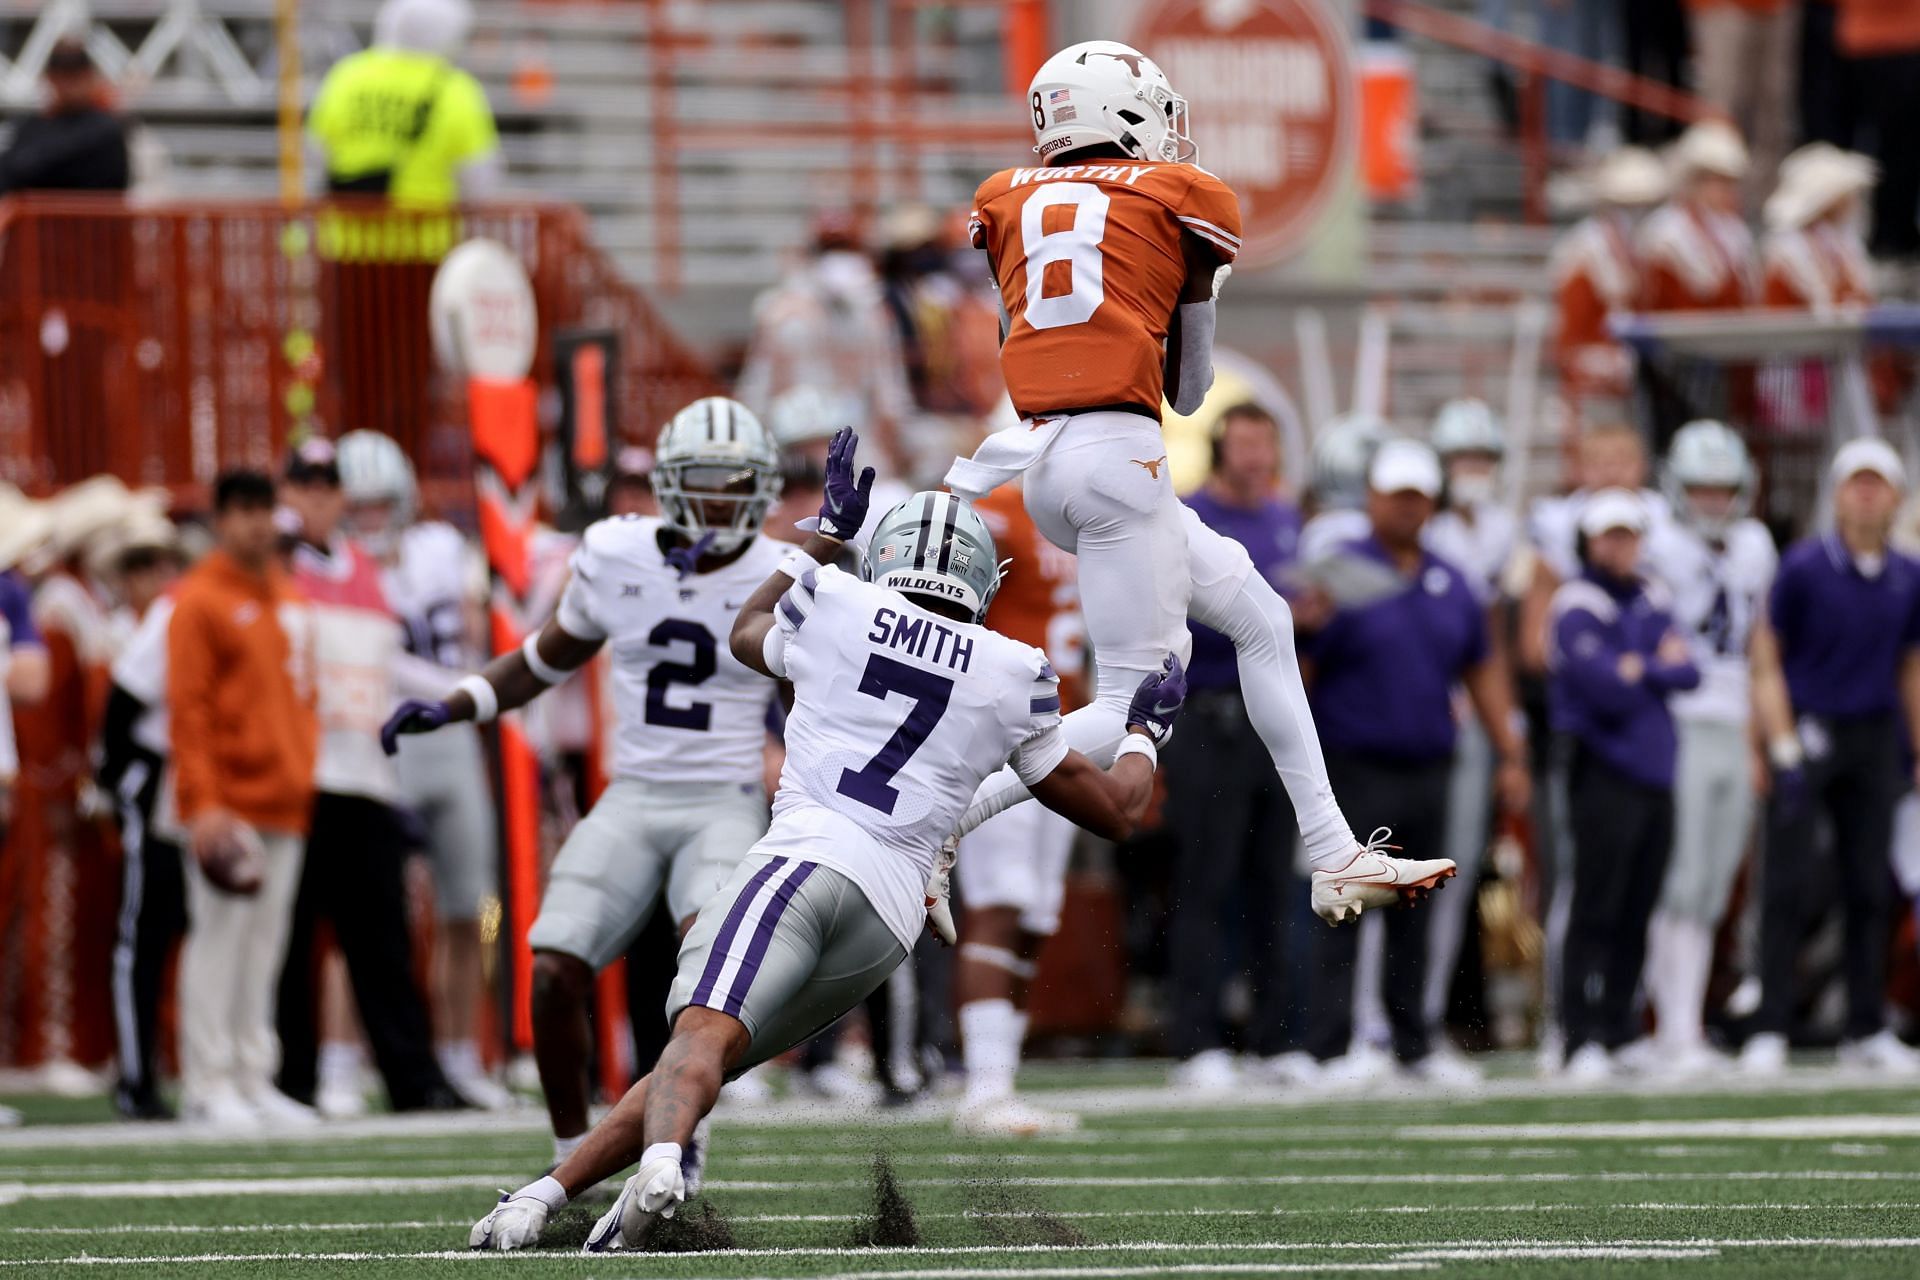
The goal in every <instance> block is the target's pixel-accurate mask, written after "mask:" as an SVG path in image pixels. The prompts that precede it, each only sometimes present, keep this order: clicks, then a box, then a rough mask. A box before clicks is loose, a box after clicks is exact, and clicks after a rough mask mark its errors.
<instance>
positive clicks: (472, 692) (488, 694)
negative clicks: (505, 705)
mask: <svg viewBox="0 0 1920 1280" xmlns="http://www.w3.org/2000/svg"><path fill="white" fill-rule="evenodd" d="M453 688H454V691H455V692H456V693H464V694H466V695H467V697H469V698H471V699H473V720H474V723H475V724H486V723H487V722H488V721H490V720H492V719H493V718H494V717H495V716H497V715H499V714H500V696H499V695H498V694H496V693H495V692H494V691H493V685H492V684H490V683H488V681H487V678H486V677H485V676H483V675H481V674H480V673H479V672H477V671H476V672H474V673H473V674H472V675H470V676H466V677H464V678H462V679H461V681H460V683H459V684H456V685H455V686H453Z"/></svg>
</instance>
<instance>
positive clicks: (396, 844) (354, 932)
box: [278, 792, 450, 1111]
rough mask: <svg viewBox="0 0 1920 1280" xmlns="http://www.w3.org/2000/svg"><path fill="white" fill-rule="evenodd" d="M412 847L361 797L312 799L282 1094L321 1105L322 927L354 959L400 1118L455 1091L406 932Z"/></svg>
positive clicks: (286, 983)
mask: <svg viewBox="0 0 1920 1280" xmlns="http://www.w3.org/2000/svg"><path fill="white" fill-rule="evenodd" d="M407 851H408V846H407V838H406V835H405V832H404V830H403V828H402V827H401V825H400V819H399V817H398V815H396V814H395V813H394V811H393V810H392V809H391V808H389V807H388V806H386V805H384V804H381V803H379V802H378V801H375V800H368V799H365V798H364V797H361V796H346V795H334V794H331V793H326V792H323V793H321V794H320V795H318V796H316V797H315V798H314V802H313V829H312V831H311V832H310V833H309V834H308V836H307V860H306V866H305V868H304V869H303V870H302V871H301V876H300V896H299V898H298V899H297V900H296V901H295V903H294V909H293V930H292V933H291V935H290V936H289V939H288V942H287V965H286V969H285V971H284V972H283V973H282V975H281V978H280V1006H279V1017H278V1023H279V1032H280V1079H279V1082H278V1083H279V1085H280V1088H281V1091H282V1092H284V1093H286V1094H287V1096H289V1097H292V1098H297V1099H299V1100H300V1101H302V1102H311V1101H312V1100H313V1094H314V1088H315V1086H316V1083H317V1081H316V1078H315V1077H316V1073H317V1070H318V1059H319V1017H318V1005H319V1001H318V992H319V984H320V955H319V951H318V947H317V945H316V944H317V941H318V937H317V931H318V926H319V924H320V922H321V921H322V920H325V921H326V922H327V923H329V924H330V925H332V926H333V936H334V940H335V941H336V942H337V943H338V944H339V946H340V953H341V955H343V956H344V957H345V958H346V962H347V976H348V977H349V978H350V979H351V981H352V983H353V1000H354V1004H355V1005H356V1006H358V1008H359V1011H360V1025H361V1026H363V1027H364V1028H365V1029H366V1033H367V1040H368V1042H369V1043H370V1044H371V1045H372V1046H373V1058H374V1062H375V1063H376V1064H377V1065H378V1066H379V1068H380V1076H381V1078H382V1079H383V1080H384V1081H385V1082H386V1086H387V1096H388V1099H389V1100H390V1101H391V1102H392V1103H393V1107H394V1109H395V1110H396V1111H405V1110H410V1109H413V1108H417V1107H423V1106H428V1105H431V1104H433V1103H435V1102H436V1101H439V1100H444V1098H445V1096H446V1095H447V1094H448V1093H449V1092H450V1089H449V1086H448V1085H447V1081H446V1077H445V1076H444V1075H442V1074H441V1071H440V1065H439V1063H438V1062H437V1061H435V1059H434V1056H433V1033H432V1029H431V1026H430V1024H429V1022H428V1019H427V1005H426V1001H425V1000H423V999H422V998H421V995H420V988H419V985H418V984H417V983H416V982H415V981H414V973H413V937H412V934H411V933H410V932H409V930H408V927H407V889H406V876H405V871H406V859H407Z"/></svg>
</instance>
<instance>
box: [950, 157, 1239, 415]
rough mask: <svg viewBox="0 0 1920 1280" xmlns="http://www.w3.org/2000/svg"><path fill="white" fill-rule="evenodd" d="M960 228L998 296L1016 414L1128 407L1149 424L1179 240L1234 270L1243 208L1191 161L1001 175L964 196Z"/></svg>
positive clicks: (1180, 281)
mask: <svg viewBox="0 0 1920 1280" xmlns="http://www.w3.org/2000/svg"><path fill="white" fill-rule="evenodd" d="M968 231H969V233H970V234H971V236H972V238H973V243H974V246H975V247H976V248H980V249H984V250H986V252H987V256H988V258H989V259H990V260H991V261H992V263H993V278H994V279H995V280H996V281H997V282H998V283H999V286H1000V296H1001V302H1002V305H1003V306H1004V307H1005V309H1006V313H1007V320H1008V326H1007V337H1006V342H1005V343H1004V344H1003V346H1002V347H1001V352H1000V363H1001V366H1002V368H1003V369H1004V370H1005V372H1006V378H1007V391H1008V393H1009V394H1010V395H1011V396H1012V397H1013V404H1014V407H1015V408H1016V409H1018V410H1019V411H1020V414H1021V416H1023V417H1029V418H1031V417H1036V416H1038V415H1040V414H1044V413H1058V412H1067V411H1076V410H1094V409H1128V410H1132V411H1134V412H1139V413H1144V414H1146V415H1147V416H1148V417H1151V418H1154V419H1155V420H1158V418H1159V416H1160V400H1161V383H1162V380H1163V377H1164V374H1163V365H1164V361H1165V359H1166V350H1165V347H1166V340H1167V328H1168V325H1169V323H1170V322H1171V320H1172V317H1173V313H1174V308H1175V307H1176V306H1178V304H1179V300H1180V290H1181V287H1182V286H1183V285H1184V284H1185V283H1186V279H1187V259H1186V251H1185V245H1184V243H1183V241H1184V238H1185V237H1187V236H1193V237H1195V238H1197V239H1198V240H1200V241H1201V242H1203V243H1205V244H1206V245H1207V246H1208V247H1209V248H1210V249H1211V250H1212V253H1213V254H1214V256H1216V257H1217V258H1218V259H1219V261H1221V262H1223V263H1230V262H1232V261H1233V259H1234V258H1235V256H1237V255H1238V254H1239V252H1240V205H1239V202H1238V201H1236V200H1235V199H1234V196H1233V192H1232V191H1231V190H1230V189H1229V188H1228V187H1227V185H1226V184H1225V183H1224V182H1222V181H1220V179H1218V178H1216V177H1214V176H1213V175H1212V174H1211V173H1208V172H1207V171H1206V170H1205V169H1202V168H1201V167H1200V166H1198V165H1193V164H1173V163H1165V162H1147V161H1133V160H1129V161H1127V162H1125V163H1121V162H1117V161H1116V162H1113V163H1099V164H1073V165H1060V166H1057V167H1049V168H1034V169H1005V170H1002V171H1001V172H999V173H996V174H994V175H993V176H992V177H991V178H988V179H987V180H986V181H985V182H983V183H981V184H980V189H979V191H977V192H976V193H975V194H974V197H973V213H972V216H971V217H970V218H969V220H968Z"/></svg>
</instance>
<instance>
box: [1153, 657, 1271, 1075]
mask: <svg viewBox="0 0 1920 1280" xmlns="http://www.w3.org/2000/svg"><path fill="white" fill-rule="evenodd" d="M1166 780H1167V819H1168V823H1169V825H1170V826H1171V827H1172V829H1173V830H1174V831H1176V832H1177V833H1178V845H1177V851H1176V853H1175V855H1174V863H1173V877H1172V879H1173V886H1172V887H1173V901H1172V906H1171V909H1170V910H1169V912H1168V920H1167V968H1168V974H1167V987H1168V997H1169V999H1168V1005H1169V1008H1168V1011H1167V1039H1168V1048H1169V1049H1171V1050H1172V1052H1173V1053H1174V1054H1175V1055H1176V1056H1178V1057H1182V1058H1190V1057H1192V1056H1193V1055H1194V1054H1196V1053H1199V1052H1201V1051H1202V1050H1206V1049H1216V1048H1219V1047H1221V1046H1222V1044H1223V1043H1224V1039H1223V1035H1222V1026H1221V1018H1220V1006H1221V997H1222V995H1223V994H1224V992H1225V990H1226V987H1227V982H1228V979H1229V978H1230V977H1231V976H1232V965H1233V959H1234V952H1235V950H1236V948H1235V945H1234V944H1235V941H1236V940H1237V941H1238V944H1239V945H1238V948H1237V951H1238V956H1239V971H1240V973H1241V975H1242V976H1243V977H1244V978H1245V980H1246V982H1247V985H1248V987H1249V989H1250V990H1251V993H1252V996H1253V1010H1252V1014H1251V1017H1250V1019H1249V1022H1248V1025H1247V1029H1246V1043H1245V1047H1246V1048H1247V1049H1248V1050H1250V1051H1251V1052H1253V1053H1257V1054H1260V1055H1262V1056H1264V1057H1271V1056H1273V1055H1274V1054H1277V1053H1282V1052H1285V1051H1286V1050H1288V1049H1290V1048H1294V1047H1296V1046H1295V1045H1294V1044H1292V1043H1290V1041H1291V1040H1292V1038H1293V1037H1292V1035H1291V1034H1290V1029H1291V1028H1292V1026H1293V1025H1295V1022H1296V1019H1295V1017H1294V1010H1292V1009H1291V1008H1289V996H1290V995H1291V994H1292V993H1293V992H1295V991H1297V989H1298V984H1297V983H1289V982H1287V981H1286V976H1287V970H1288V968H1289V965H1288V957H1287V945H1288V935H1289V928H1288V925H1289V922H1290V921H1291V919H1292V918H1293V914H1294V910H1293V908H1294V902H1295V899H1296V897H1297V896H1298V894H1297V893H1296V892H1295V888H1296V885H1295V881H1296V879H1297V877H1296V876H1295V875H1294V872H1293V846H1294V829H1295V823H1294V817H1293V805H1292V803H1291V802H1290V801H1289V800H1288V799H1287V792H1286V788H1285V787H1283V786H1282V785H1281V784H1280V779H1279V778H1278V777H1276V776H1275V775H1274V772H1273V760H1272V757H1271V756H1269V755H1268V753H1267V749H1266V747H1265V745H1263V744H1262V743H1261V741H1260V736H1259V734H1257V733H1255V732H1254V728H1253V722H1252V721H1251V720H1249V719H1248V718H1247V708H1246V703H1244V702H1243V701H1241V698H1240V695H1239V693H1238V692H1237V691H1233V690H1224V691H1210V692H1203V693H1196V694H1194V695H1193V696H1192V697H1191V698H1189V699H1188V700H1187V704H1186V708H1185V710H1184V711H1183V712H1182V714H1181V718H1180V732H1179V734H1178V735H1176V737H1175V738H1174V740H1173V743H1172V744H1171V745H1170V746H1169V747H1168V748H1167V757H1166Z"/></svg>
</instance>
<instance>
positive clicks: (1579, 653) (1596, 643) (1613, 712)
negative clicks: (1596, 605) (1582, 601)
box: [1552, 608, 1636, 716]
mask: <svg viewBox="0 0 1920 1280" xmlns="http://www.w3.org/2000/svg"><path fill="white" fill-rule="evenodd" d="M1553 640H1554V643H1553V651H1552V652H1553V660H1552V666H1553V669H1554V673H1555V674H1556V675H1558V676H1559V677H1560V678H1561V679H1563V680H1564V681H1566V683H1567V686H1568V687H1569V688H1570V689H1571V690H1572V691H1573V692H1574V693H1575V694H1576V695H1578V696H1579V698H1580V700H1581V701H1582V702H1585V703H1586V704H1587V705H1589V706H1591V707H1592V708H1594V710H1596V711H1598V712H1599V713H1600V714H1601V715H1604V716H1619V715H1622V714H1624V713H1625V712H1626V711H1627V710H1629V709H1630V708H1631V707H1632V705H1633V701H1634V694H1635V692H1636V687H1635V686H1634V685H1630V684H1628V683H1627V682H1626V681H1625V680H1622V679H1621V678H1620V666H1619V663H1620V654H1619V652H1618V651H1617V650H1616V649H1615V648H1614V647H1613V645H1612V644H1610V643H1609V642H1608V640H1607V636H1606V629H1605V628H1604V627H1603V626H1602V625H1601V623H1600V619H1598V618H1596V617H1595V616H1594V615H1593V614H1591V613H1589V612H1587V611H1586V610H1585V609H1580V608H1572V609H1568V610H1566V611H1565V612H1564V613H1562V614H1561V615H1560V616H1559V618H1557V619H1556V620H1555V621H1554V624H1553Z"/></svg>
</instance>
